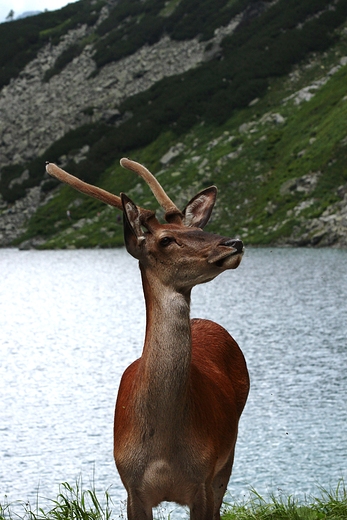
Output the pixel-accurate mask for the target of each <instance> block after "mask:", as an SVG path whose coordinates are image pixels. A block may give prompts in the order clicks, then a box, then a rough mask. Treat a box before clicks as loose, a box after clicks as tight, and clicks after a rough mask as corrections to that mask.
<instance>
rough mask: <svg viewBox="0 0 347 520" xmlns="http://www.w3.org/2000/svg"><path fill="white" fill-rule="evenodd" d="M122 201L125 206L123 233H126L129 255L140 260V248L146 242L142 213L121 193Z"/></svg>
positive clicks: (125, 239)
mask: <svg viewBox="0 0 347 520" xmlns="http://www.w3.org/2000/svg"><path fill="white" fill-rule="evenodd" d="M121 199H122V204H123V231H124V242H125V247H126V248H127V251H128V253H130V254H131V255H132V256H133V257H135V258H138V252H139V246H140V244H141V242H142V241H143V240H145V235H144V232H143V231H142V228H141V221H140V212H139V210H138V208H137V206H136V204H134V202H133V201H132V200H131V199H129V197H128V196H127V195H125V194H124V193H121Z"/></svg>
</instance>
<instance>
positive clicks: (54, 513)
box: [0, 481, 347, 520]
mask: <svg viewBox="0 0 347 520" xmlns="http://www.w3.org/2000/svg"><path fill="white" fill-rule="evenodd" d="M14 508H15V509H16V511H14ZM19 508H20V509H21V510H22V513H21V512H18V509H19ZM112 509H113V510H112ZM114 509H116V507H115V504H113V503H112V500H111V497H110V494H109V492H108V491H106V492H105V494H104V496H103V497H102V498H99V497H98V495H97V493H96V491H95V489H94V488H92V489H91V490H84V489H83V487H82V484H81V482H80V481H78V482H77V483H76V485H75V486H71V485H69V484H67V483H63V484H62V485H61V488H60V493H59V495H58V497H57V498H56V499H55V500H52V501H51V508H50V509H49V510H47V509H43V508H42V507H40V506H39V503H37V504H36V506H35V507H32V506H31V505H30V504H27V503H24V502H16V503H14V504H8V503H7V502H5V503H4V504H1V503H0V520H15V519H16V520H111V519H113V518H116V517H117V518H118V517H121V518H123V517H124V516H123V511H114ZM158 514H159V516H158ZM166 514H167V515H168V517H169V518H170V514H169V513H166ZM166 514H165V511H164V512H163V511H162V510H161V509H160V510H159V512H158V513H157V514H156V515H155V517H156V518H160V519H161V520H162V519H163V518H165V517H166ZM222 518H223V520H234V519H235V520H346V519H347V490H346V488H345V485H344V483H343V481H341V482H340V483H339V484H338V486H337V488H336V490H334V491H326V490H323V489H322V490H321V492H320V496H319V497H318V498H311V499H310V500H309V499H307V500H305V501H304V502H303V501H299V500H297V499H296V498H295V497H292V496H290V497H288V498H283V497H281V498H277V497H276V496H274V495H273V496H271V497H270V499H269V500H266V499H264V498H263V497H261V496H260V495H259V494H258V493H257V492H256V491H254V490H252V491H251V494H250V498H249V500H247V501H245V502H243V503H241V504H237V503H236V504H228V503H225V505H224V510H223V515H222Z"/></svg>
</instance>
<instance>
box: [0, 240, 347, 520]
mask: <svg viewBox="0 0 347 520" xmlns="http://www.w3.org/2000/svg"><path fill="white" fill-rule="evenodd" d="M0 275H1V278H0V280H1V292H0V335H1V339H0V346H1V351H0V356H1V357H0V502H3V497H4V495H7V500H8V501H10V502H11V501H15V500H29V501H30V502H31V503H35V501H36V495H37V494H38V495H39V496H40V497H46V498H49V499H54V498H56V495H57V493H58V491H59V483H61V482H66V481H67V482H69V483H71V484H73V483H74V482H75V481H76V479H78V478H79V477H80V476H81V475H82V480H83V482H84V485H85V487H88V486H89V485H90V482H91V481H92V480H93V479H94V485H95V488H96V489H97V490H98V491H100V492H103V491H105V490H106V489H107V488H110V494H111V496H112V498H113V502H114V508H113V510H114V513H115V515H118V513H119V512H120V511H121V510H124V500H125V498H126V494H125V491H124V489H123V487H122V485H121V483H120V480H119V477H118V475H117V472H116V469H115V466H114V463H113V459H112V428H113V410H114V404H115V399H116V394H117V389H118V384H119V380H120V377H121V374H122V372H123V371H124V369H125V368H126V366H128V365H129V364H130V363H131V361H132V360H134V359H135V358H136V357H138V356H139V354H140V352H141V346H142V343H143V336H144V327H145V310H144V302H143V296H142V289H141V281H140V275H139V271H138V267H137V262H136V261H135V260H133V259H132V258H131V257H129V255H128V254H127V253H126V252H125V250H122V249H119V250H90V251H89V250H87V251H86V250H83V251H44V252H39V251H17V250H15V249H3V250H0ZM192 316H193V317H206V318H210V319H213V320H215V321H217V322H218V323H220V324H221V325H223V326H224V327H226V328H227V329H228V330H229V332H230V333H231V334H232V335H233V336H234V338H235V339H236V340H237V341H238V343H239V345H240V346H241V348H242V350H243V352H244V354H245V356H246V359H247V363H248V367H249V371H250V375H251V393H250V397H249V400H248V403H247V405H246V409H245V411H244V414H243V416H242V419H241V424H240V432H239V439H238V444H237V450H236V459H235V463H234V469H233V475H232V477H231V480H230V484H229V493H230V496H229V498H230V500H242V499H243V497H244V496H248V494H249V490H250V489H251V488H254V489H255V490H257V491H258V492H259V493H261V494H265V495H266V494H267V493H272V492H273V493H275V494H282V493H283V494H284V495H289V494H294V495H296V496H298V497H302V496H304V495H305V494H307V495H311V494H314V495H316V496H317V495H319V489H318V486H323V487H325V488H330V487H336V485H337V483H338V481H339V479H341V478H344V479H345V481H346V482H347V428H346V425H347V395H346V390H347V251H341V250H332V249H320V250H312V249H273V250H270V249H249V250H247V252H246V255H245V257H244V260H243V262H242V264H241V266H240V267H239V268H238V269H237V270H236V271H229V272H226V273H224V274H223V275H221V276H220V277H219V278H217V279H216V280H214V281H213V282H211V283H209V284H206V285H202V286H199V287H196V288H195V289H194V291H193V297H192ZM172 426H173V428H174V427H175V425H172ZM110 486H111V487H110ZM40 500H41V502H42V500H44V499H40ZM171 506H172V507H171ZM172 509H175V507H174V506H173V505H171V504H170V510H172ZM171 517H172V518H181V517H182V509H181V508H176V509H175V512H174V514H173V515H172V516H171Z"/></svg>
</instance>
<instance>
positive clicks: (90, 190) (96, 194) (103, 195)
mask: <svg viewBox="0 0 347 520" xmlns="http://www.w3.org/2000/svg"><path fill="white" fill-rule="evenodd" d="M46 171H47V173H49V175H51V176H52V177H55V178H56V179H58V180H60V181H62V182H65V183H66V184H69V186H71V187H72V188H74V189H75V190H78V191H80V192H81V193H85V194H86V195H89V196H90V197H93V198H94V199H99V200H101V201H102V202H105V203H106V204H109V205H110V206H114V207H116V208H118V209H120V210H121V211H123V206H122V200H121V198H120V197H118V196H117V195H113V194H112V193H109V192H108V191H106V190H103V189H102V188H98V187H97V186H93V185H92V184H88V183H87V182H84V181H81V179H78V178H77V177H74V175H71V174H70V173H67V172H66V171H64V170H62V169H61V168H59V166H57V165H56V164H53V163H50V162H47V163H46Z"/></svg>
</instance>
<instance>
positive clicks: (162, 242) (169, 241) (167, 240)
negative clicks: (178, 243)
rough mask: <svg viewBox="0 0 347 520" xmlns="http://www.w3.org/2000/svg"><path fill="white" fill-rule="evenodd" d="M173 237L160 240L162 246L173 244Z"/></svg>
mask: <svg viewBox="0 0 347 520" xmlns="http://www.w3.org/2000/svg"><path fill="white" fill-rule="evenodd" d="M173 240H174V239H173V238H172V237H163V238H161V239H160V240H159V244H160V245H161V246H162V247H167V246H168V245H169V244H171V242H173Z"/></svg>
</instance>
